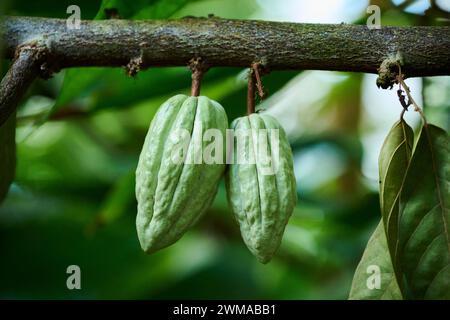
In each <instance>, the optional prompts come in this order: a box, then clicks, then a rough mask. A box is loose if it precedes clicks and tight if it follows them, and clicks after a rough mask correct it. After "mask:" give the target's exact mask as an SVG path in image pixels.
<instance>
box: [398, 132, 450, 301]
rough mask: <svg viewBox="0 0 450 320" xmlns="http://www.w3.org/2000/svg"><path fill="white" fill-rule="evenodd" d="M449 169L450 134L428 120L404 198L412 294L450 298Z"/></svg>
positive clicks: (404, 245) (406, 270)
mask: <svg viewBox="0 0 450 320" xmlns="http://www.w3.org/2000/svg"><path fill="white" fill-rule="evenodd" d="M449 169H450V150H449V138H448V134H447V133H446V132H445V131H444V130H442V129H441V128H439V127H436V126H434V125H425V126H424V127H423V128H422V131H421V133H420V136H419V139H418V142H417V145H416V147H415V150H414V154H413V156H412V159H411V164H410V166H409V168H408V173H407V175H406V178H405V181H404V185H403V190H402V193H401V195H400V202H399V245H398V250H397V254H398V261H399V262H400V264H401V265H400V269H401V271H402V272H403V275H404V281H405V290H406V294H405V296H406V297H407V298H413V299H450V233H449V232H450V231H449V230H450V210H449V201H450V191H449V186H450V183H449V181H450V170H449Z"/></svg>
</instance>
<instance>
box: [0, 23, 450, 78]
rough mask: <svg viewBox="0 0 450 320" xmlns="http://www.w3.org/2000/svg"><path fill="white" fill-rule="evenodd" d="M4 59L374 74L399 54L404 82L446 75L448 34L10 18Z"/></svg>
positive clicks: (56, 64) (437, 30)
mask: <svg viewBox="0 0 450 320" xmlns="http://www.w3.org/2000/svg"><path fill="white" fill-rule="evenodd" d="M1 29H4V44H5V46H6V52H7V54H8V55H9V57H12V56H13V54H14V52H15V49H16V48H17V47H18V46H19V45H22V44H24V43H27V42H30V41H35V42H38V43H40V44H41V45H44V46H46V47H47V48H48V50H49V55H48V57H49V58H48V61H47V63H48V68H49V70H50V71H57V70H59V69H60V68H67V67H81V66H107V67H114V66H116V67H118V66H127V65H128V64H129V63H130V61H131V62H133V61H139V63H140V65H139V69H145V68H148V67H152V66H186V65H188V64H189V61H190V60H191V59H192V58H201V59H202V61H204V62H205V63H207V64H208V65H209V66H211V67H215V66H225V67H249V66H251V64H252V63H254V62H259V63H261V65H262V66H263V67H264V68H267V69H269V70H286V69H298V70H300V69H316V70H337V71H353V72H366V73H377V70H378V67H379V66H380V64H381V62H382V61H383V60H384V59H385V58H386V57H388V56H391V55H394V54H397V53H398V52H400V53H401V55H402V58H403V66H402V69H403V71H404V73H405V75H406V76H407V77H415V76H433V75H450V37H449V34H450V27H446V26H445V27H434V26H433V27H427V26H420V27H383V28H382V29H380V30H369V29H368V28H367V27H366V26H364V25H348V24H340V25H330V24H298V23H281V22H269V21H252V20H226V19H220V18H185V19H179V20H151V21H127V20H117V19H114V20H107V21H83V22H82V23H81V28H80V29H79V30H69V29H67V27H66V21H65V20H61V19H46V18H29V17H9V18H6V19H5V20H4V21H3V22H2V23H0V30H1Z"/></svg>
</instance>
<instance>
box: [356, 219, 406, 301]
mask: <svg viewBox="0 0 450 320" xmlns="http://www.w3.org/2000/svg"><path fill="white" fill-rule="evenodd" d="M378 271H379V273H377V272H378ZM374 272H375V273H374ZM378 276H379V281H380V282H379V286H376V285H375V284H374V282H372V281H375V282H376V281H377V279H376V278H377V277H378ZM349 299H351V300H366V299H370V300H386V299H387V300H394V299H395V300H399V299H402V294H401V292H400V289H399V287H398V284H397V280H396V279H395V274H394V269H393V267H392V262H391V258H390V255H389V250H388V247H387V242H386V235H385V232H384V228H383V223H382V222H381V221H380V223H379V224H378V226H377V228H376V229H375V231H374V233H373V234H372V236H371V237H370V239H369V242H368V243H367V247H366V250H365V251H364V254H363V256H362V258H361V261H360V262H359V264H358V267H357V268H356V271H355V275H354V277H353V282H352V287H351V290H350V296H349Z"/></svg>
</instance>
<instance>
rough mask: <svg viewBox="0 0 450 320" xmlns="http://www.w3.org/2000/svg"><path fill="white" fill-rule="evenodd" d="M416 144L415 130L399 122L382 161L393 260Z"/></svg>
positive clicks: (384, 215)
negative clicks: (400, 205) (401, 202)
mask: <svg viewBox="0 0 450 320" xmlns="http://www.w3.org/2000/svg"><path fill="white" fill-rule="evenodd" d="M413 143H414V133H413V131H412V129H411V127H410V126H408V124H407V123H406V122H405V121H404V120H403V119H402V120H400V121H398V122H396V123H395V124H394V126H393V127H392V128H391V130H390V131H389V133H388V135H387V137H386V139H385V141H384V143H383V146H382V148H381V151H380V157H379V161H378V162H379V172H380V207H381V216H382V218H383V223H384V229H385V231H386V236H387V242H388V247H389V251H390V252H391V256H392V257H395V251H396V246H397V242H398V200H399V196H400V192H401V189H402V185H403V181H404V179H405V175H406V171H407V168H408V165H409V162H410V160H411V153H412V146H413ZM395 265H396V263H395V258H394V266H395ZM397 273H398V272H397Z"/></svg>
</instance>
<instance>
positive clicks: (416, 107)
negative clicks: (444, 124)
mask: <svg viewBox="0 0 450 320" xmlns="http://www.w3.org/2000/svg"><path fill="white" fill-rule="evenodd" d="M398 70H399V71H398V75H397V79H396V80H397V82H398V84H399V89H398V90H397V94H398V96H399V100H400V104H401V105H402V106H403V111H402V113H401V114H400V117H402V118H403V114H404V113H405V111H406V110H407V109H408V107H409V106H410V105H413V106H414V111H416V112H419V114H420V116H421V117H422V120H423V122H424V124H425V125H426V124H427V120H426V118H425V114H424V113H423V110H422V108H420V107H419V105H418V104H417V103H416V101H415V100H414V98H413V97H412V95H411V91H410V90H409V87H408V86H407V85H406V83H405V81H404V80H403V74H402V69H401V66H400V64H399V65H398ZM402 89H403V90H404V91H405V93H406V96H407V97H408V102H406V101H405V96H404V95H403V94H402Z"/></svg>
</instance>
